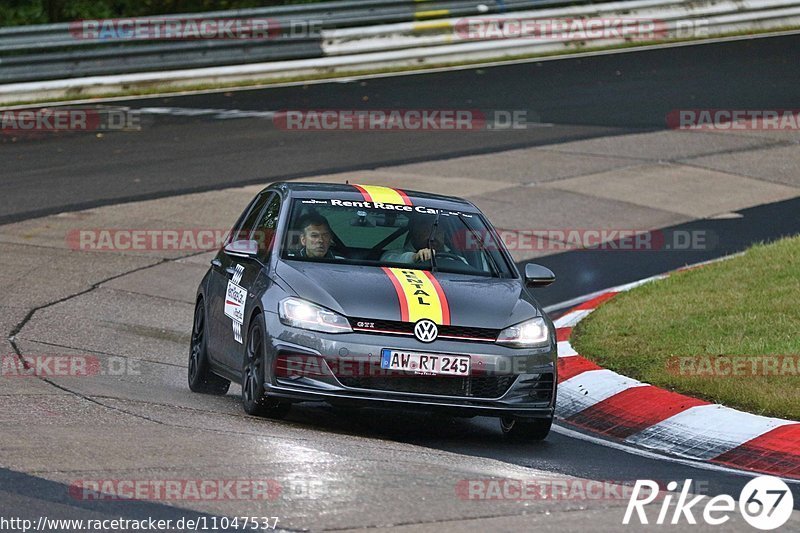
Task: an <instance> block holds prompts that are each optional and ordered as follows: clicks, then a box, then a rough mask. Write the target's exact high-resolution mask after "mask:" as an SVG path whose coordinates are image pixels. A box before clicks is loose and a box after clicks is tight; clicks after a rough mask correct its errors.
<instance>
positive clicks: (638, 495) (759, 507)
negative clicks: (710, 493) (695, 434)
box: [622, 476, 794, 531]
mask: <svg viewBox="0 0 800 533" xmlns="http://www.w3.org/2000/svg"><path fill="white" fill-rule="evenodd" d="M691 485H692V480H691V479H687V480H686V481H685V482H684V484H683V487H681V489H680V493H679V494H678V495H677V501H675V502H674V506H673V498H674V495H673V494H669V493H674V492H675V491H676V490H678V487H679V485H678V483H677V482H675V481H671V482H669V483H668V484H667V490H668V491H669V493H668V494H666V495H662V494H660V493H659V485H658V483H656V482H655V481H651V480H637V481H636V484H635V485H634V487H633V492H632V493H631V497H630V500H629V501H628V507H627V509H626V510H625V516H624V518H623V519H622V523H623V524H625V525H629V524H631V523H633V524H637V521H638V524H643V525H644V524H655V525H664V524H673V525H675V524H697V523H698V521H697V518H698V517H697V516H695V514H697V515H699V516H701V517H702V520H703V521H704V522H705V523H706V524H709V525H712V526H722V525H723V524H725V523H726V522H728V521H729V520H730V519H731V515H732V514H734V513H736V511H737V507H738V512H739V513H740V514H741V515H742V517H743V518H744V520H745V521H746V522H747V523H748V524H750V525H751V526H753V527H754V528H756V529H760V530H762V531H771V530H774V529H777V528H779V527H781V526H782V525H784V524H785V523H786V522H787V521H788V520H789V518H790V517H791V515H792V509H793V508H794V498H793V497H792V492H791V490H789V486H788V485H786V483H784V481H783V480H781V479H779V478H776V477H771V476H760V477H757V478H754V479H752V480H750V481H749V482H748V483H747V484H746V485H745V486H744V488H743V489H742V492H741V494H740V495H739V501H738V506H737V502H736V500H734V498H733V496H729V495H727V494H720V495H717V496H714V497H713V498H711V499H708V500H707V501H705V502H703V500H706V498H707V497H706V496H702V495H701V496H695V495H692V494H690V492H691ZM659 496H661V497H659ZM691 496H694V497H692V498H691V499H690V497H691ZM657 499H658V500H660V504H661V505H660V507H659V508H658V515H657V517H655V519H654V517H653V514H652V513H651V514H650V515H648V513H647V510H646V509H645V507H646V506H648V505H649V504H651V503H653V502H655V501H656V500H657ZM701 502H702V503H701ZM654 507H656V506H654ZM651 510H655V509H652V507H651ZM634 516H635V518H634ZM632 520H633V521H632Z"/></svg>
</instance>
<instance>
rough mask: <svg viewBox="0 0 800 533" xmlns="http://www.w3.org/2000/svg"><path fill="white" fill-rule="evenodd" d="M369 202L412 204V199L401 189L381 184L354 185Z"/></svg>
mask: <svg viewBox="0 0 800 533" xmlns="http://www.w3.org/2000/svg"><path fill="white" fill-rule="evenodd" d="M353 187H355V188H356V189H358V192H360V193H361V195H362V196H363V197H364V200H366V201H367V202H378V203H382V204H395V205H412V204H411V199H410V198H409V197H408V195H407V194H406V193H404V192H403V191H401V190H400V189H392V188H391V187H381V186H379V185H353Z"/></svg>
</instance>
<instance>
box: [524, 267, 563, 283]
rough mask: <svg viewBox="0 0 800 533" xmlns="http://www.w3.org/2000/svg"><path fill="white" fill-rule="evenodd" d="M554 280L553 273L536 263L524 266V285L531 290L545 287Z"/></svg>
mask: <svg viewBox="0 0 800 533" xmlns="http://www.w3.org/2000/svg"><path fill="white" fill-rule="evenodd" d="M555 280H556V275H555V274H553V271H552V270H550V269H549V268H547V267H543V266H542V265H537V264H536V263H528V264H527V265H525V285H526V286H528V287H531V288H534V289H535V288H539V287H547V286H548V285H550V284H551V283H553V282H554V281H555Z"/></svg>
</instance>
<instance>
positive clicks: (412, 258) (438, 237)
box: [381, 217, 445, 263]
mask: <svg viewBox="0 0 800 533" xmlns="http://www.w3.org/2000/svg"><path fill="white" fill-rule="evenodd" d="M433 223H434V218H433V217H424V218H422V217H415V218H412V219H411V220H410V221H409V222H408V238H407V239H406V244H405V246H404V247H403V248H401V249H397V250H387V251H386V252H384V253H383V255H382V256H381V261H385V262H387V263H420V262H424V261H430V260H431V255H434V254H435V253H436V252H444V251H445V247H444V230H443V229H442V226H441V225H439V226H438V227H437V228H436V232H435V233H434V234H433V238H432V242H431V243H428V238H429V237H430V236H431V229H432V228H433Z"/></svg>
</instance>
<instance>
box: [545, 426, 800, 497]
mask: <svg viewBox="0 0 800 533" xmlns="http://www.w3.org/2000/svg"><path fill="white" fill-rule="evenodd" d="M553 431H555V432H556V433H560V434H561V435H564V436H565V437H570V438H573V439H578V440H583V441H586V442H591V443H592V444H597V445H599V446H605V447H607V448H613V449H615V450H619V451H622V452H625V453H629V454H631V455H638V456H640V457H645V458H647V459H655V460H658V461H669V462H672V463H678V464H681V465H684V466H690V467H692V468H698V469H701V470H713V471H717V472H724V473H726V474H736V475H739V476H744V477H750V478H755V477H758V476H766V475H771V474H762V473H760V472H751V471H748V470H738V469H736V468H730V467H727V466H722V465H717V464H713V463H707V462H703V461H692V460H691V459H682V458H679V457H672V456H669V455H662V454H660V453H655V452H650V451H647V450H642V449H640V448H634V447H632V446H626V445H625V444H621V443H618V442H614V441H610V440H605V439H603V438H600V437H594V436H592V435H587V434H585V433H581V432H580V431H575V430H573V429H568V428H566V427H564V426H562V425H560V424H554V425H553ZM773 477H780V476H773ZM780 479H782V480H783V481H785V482H787V483H792V484H795V485H800V480H797V479H791V478H785V477H780Z"/></svg>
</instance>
